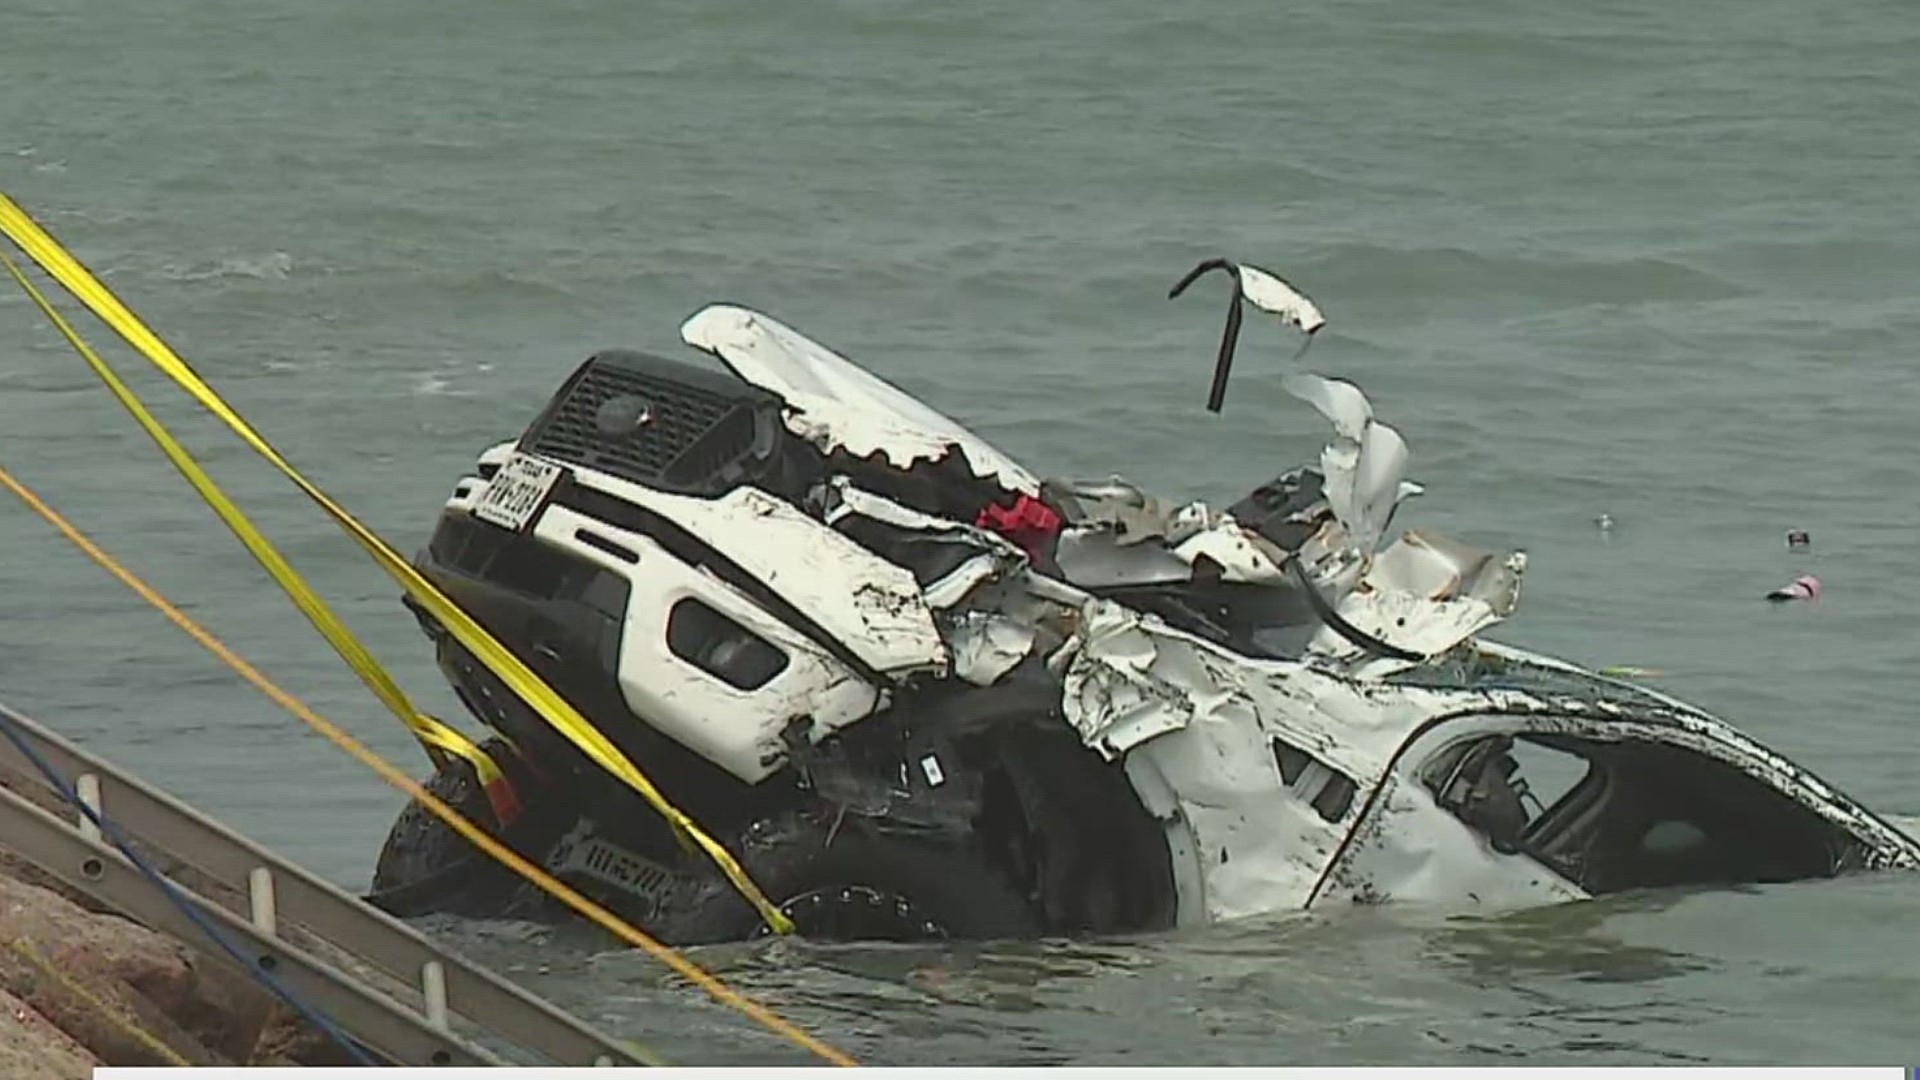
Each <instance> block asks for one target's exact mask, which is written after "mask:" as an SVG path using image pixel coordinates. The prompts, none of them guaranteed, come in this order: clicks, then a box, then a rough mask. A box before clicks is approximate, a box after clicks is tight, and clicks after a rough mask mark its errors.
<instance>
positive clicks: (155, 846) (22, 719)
mask: <svg viewBox="0 0 1920 1080" xmlns="http://www.w3.org/2000/svg"><path fill="white" fill-rule="evenodd" d="M0 716H3V717H4V720H5V722H6V723H7V724H8V725H9V726H11V727H13V728H15V729H16V730H17V731H18V732H19V733H20V734H21V735H23V736H24V737H25V739H26V741H27V742H28V743H29V744H30V745H31V746H32V747H33V750H34V752H35V753H37V754H38V755H39V756H40V757H41V758H43V759H44V760H45V761H46V762H47V763H48V764H49V765H51V766H52V768H53V770H54V771H55V772H57V773H58V774H59V775H60V776H61V778H62V779H63V780H64V781H66V782H67V784H69V785H70V786H71V787H72V788H73V789H74V790H76V791H78V792H79V794H80V797H81V799H83V800H84V801H86V802H87V803H88V805H89V806H91V807H92V808H93V809H94V810H95V812H96V813H99V814H101V815H103V816H104V817H106V818H108V819H110V820H111V821H112V822H113V823H114V824H115V825H116V826H117V827H118V829H119V831H120V833H121V834H123V835H124V837H125V838H126V840H127V841H128V842H129V843H130V844H132V845H133V846H134V847H135V848H136V849H137V850H138V851H139V853H140V854H141V856H142V857H143V858H144V859H146V860H147V861H148V862H151V863H154V864H155V865H156V866H158V867H159V869H160V870H161V872H162V873H163V874H165V875H166V876H167V878H168V879H169V881H170V882H172V883H173V884H174V885H175V886H176V888H177V889H178V891H179V892H180V893H182V894H184V895H185V897H186V899H187V900H188V902H190V903H192V904H193V905H194V906H195V907H197V908H199V909H200V910H201V911H202V912H203V913H204V914H205V915H206V916H207V917H208V918H210V919H211V920H212V921H213V922H214V923H215V924H216V925H218V926H219V927H220V928H221V929H222V931H224V932H226V933H227V934H228V935H229V937H230V938H231V939H233V940H235V941H236V942H239V943H241V946H242V948H243V949H244V950H246V951H247V952H248V954H249V955H250V956H251V958H252V960H253V962H254V963H256V964H258V965H260V966H261V967H262V968H263V969H265V970H268V971H271V972H272V973H273V974H274V975H275V977H276V978H278V979H279V980H280V981H281V982H282V983H283V984H284V985H286V986H287V988H288V989H290V990H292V991H294V992H296V993H298V994H300V995H301V996H302V997H303V998H304V999H306V1000H308V1001H310V1002H312V1003H313V1004H314V1005H316V1006H317V1007H319V1008H321V1009H322V1010H324V1011H325V1012H326V1013H328V1014H329V1015H330V1016H331V1017H332V1018H333V1019H334V1021H335V1022H336V1023H338V1024H339V1025H341V1026H342V1027H343V1028H344V1029H345V1030H346V1031H347V1033H348V1034H349V1035H351V1036H352V1037H353V1038H354V1039H355V1040H357V1041H361V1042H363V1043H364V1044H365V1045H366V1046H367V1047H368V1048H369V1049H370V1050H372V1051H374V1052H376V1053H378V1054H380V1055H382V1056H385V1057H387V1058H389V1059H390V1060H392V1061H394V1062H396V1063H401V1064H414V1065H448V1064H488V1065H498V1064H505V1062H504V1061H502V1059H501V1058H500V1057H499V1056H498V1055H496V1054H494V1053H493V1052H492V1051H489V1050H487V1049H485V1048H483V1047H481V1046H479V1045H478V1044H477V1043H475V1042H474V1041H472V1040H471V1039H469V1038H466V1037H462V1036H461V1035H458V1034H455V1032H454V1031H453V1025H452V1021H453V1020H454V1019H456V1018H457V1019H460V1020H463V1021H465V1022H466V1024H468V1025H471V1026H472V1027H473V1028H475V1029H477V1030H478V1031H481V1032H485V1033H487V1034H489V1035H492V1036H495V1037H498V1038H500V1039H504V1040H506V1041H507V1042H510V1043H512V1044H513V1045H515V1046H517V1047H519V1048H521V1049H523V1050H527V1051H532V1052H533V1053H535V1054H537V1055H539V1056H540V1057H542V1058H545V1059H547V1060H548V1061H550V1062H551V1063H553V1064H557V1065H643V1064H648V1062H647V1061H645V1060H644V1059H642V1058H641V1057H639V1056H638V1055H637V1054H636V1053H635V1051H634V1050H633V1049H631V1048H629V1047H627V1046H625V1045H623V1044H621V1043H620V1042H618V1041H616V1040H613V1039H610V1038H608V1037H607V1036H605V1035H603V1034H601V1033H599V1032H597V1031H595V1030H593V1029H592V1028H590V1027H588V1026H587V1025H585V1024H584V1023H582V1022H581V1021H580V1020H578V1019H576V1018H575V1017H572V1016H570V1015H568V1014H567V1013H565V1012H563V1011H562V1010H560V1009H558V1008H556V1007H555V1006H553V1005H551V1004H549V1003H548V1002H545V1001H543V1000H541V999H540V998H538V997H535V996H534V995H532V994H529V993H527V992H526V991H524V990H522V989H520V988H519V987H517V986H514V985H513V984H512V983H509V982H507V981H506V980H504V979H502V978H501V977H499V976H498V975H495V974H493V973H491V972H489V971H487V970H485V969H484V968H481V967H479V966H477V965H474V964H472V963H470V962H468V961H466V960H463V959H461V958H460V957H458V956H456V955H454V954H453V953H451V952H448V951H447V950H445V949H443V948H441V947H440V946H438V945H435V944H434V943H433V942H432V941H430V940H428V939H427V938H426V937H424V936H423V935H421V934H420V933H419V932H418V931H416V930H414V929H412V928H411V927H408V926H407V925H406V924H404V923H402V922H400V921H399V920H397V919H395V918H394V917H392V916H390V915H388V914H387V913H385V912H383V911H381V910H379V909H377V908H375V907H372V906H371V905H369V904H367V903H365V902H364V901H362V900H360V899H359V898H358V897H355V896H352V895H350V894H348V893H346V892H345V891H343V890H341V889H340V888H338V887H337V886H335V885H333V884H331V883H329V882H327V881H325V880H323V879H321V878H319V877H317V876H315V875H314V874H312V873H311V872H309V871H307V870H304V869H302V868H301V867H299V866H297V865H295V864H294V863H291V862H288V861H287V860H285V859H283V858H281V857H279V856H277V855H274V854H273V853H272V852H270V851H268V850H267V849H265V848H264V847H261V846H260V845H258V844H256V843H254V842H253V841H251V840H248V839H247V838H246V837H244V836H241V835H239V834H238V833H235V832H233V831H232V830H230V829H228V828H227V827H225V826H223V825H221V824H220V823H218V822H216V821H214V820H212V819H211V818H209V817H207V816H206V815H204V814H201V813H200V812H198V811H196V810H194V809H193V808H191V807H189V806H187V805H186V804H185V803H183V802H181V801H179V800H177V799H175V798H173V797H172V796H169V795H167V794H166V793H165V792H162V791H160V790H159V789H157V788H154V787H153V786H151V785H149V784H147V783H145V782H144V781H141V780H140V779H138V778H137V777H134V776H132V775H130V774H128V773H126V772H124V771H122V770H120V769H118V768H116V767H115V766H113V765H111V764H109V763H108V762H106V761H105V760H103V759H101V758H99V757H97V756H95V755H93V754H90V753H88V752H87V751H85V750H82V749H80V748H79V747H77V746H75V745H73V744H72V743H70V742H68V741H67V740H66V739H63V738H61V737H60V736H58V735H56V734H54V733H53V732H52V731H49V730H48V729H47V728H46V727H45V726H44V725H42V724H40V723H38V722H37V721H35V720H33V719H31V718H29V717H27V716H24V715H22V714H20V713H18V712H16V711H14V710H13V709H10V708H8V707H6V706H4V705H0ZM0 768H4V769H5V771H7V772H9V773H12V774H13V775H14V777H15V778H17V779H18V781H19V782H22V783H32V784H35V785H37V786H39V787H40V788H42V789H44V790H45V791H46V792H48V793H49V794H54V795H55V797H56V798H60V797H61V796H58V795H57V793H56V792H55V789H54V788H52V787H51V786H50V785H48V784H47V782H46V780H45V779H44V778H43V777H42V776H41V774H40V772H39V769H38V768H37V767H36V766H35V765H34V763H33V762H32V761H31V760H30V759H29V758H27V757H26V756H25V755H23V754H22V753H21V752H20V751H19V750H18V749H17V748H15V747H14V746H13V745H12V744H11V743H10V742H8V741H6V740H0ZM0 845H3V846H5V847H7V848H10V849H12V850H14V851H15V852H17V853H18V854H19V855H20V856H21V857H23V858H25V859H26V860H27V861H29V862H32V863H34V864H35V865H37V866H39V867H40V868H41V869H42V870H43V871H45V872H47V873H49V874H51V875H53V876H54V877H56V878H58V879H60V880H61V881H64V882H65V883H67V884H68V885H69V886H70V887H72V888H73V889H75V890H78V891H80V892H82V893H85V894H86V895H88V896H91V897H93V898H95V899H96V900H97V901H98V902H100V903H101V904H103V905H104V906H106V907H108V908H110V909H112V910H114V911H116V912H118V913H120V914H123V915H125V916H127V917H129V918H132V919H134V920H135V921H137V922H141V923H144V924H145V925H147V926H149V927H152V928H153V929H156V930H162V931H165V932H168V933H171V934H173V935H174V936H176V937H177V938H179V939H180V940H181V941H182V942H184V943H185V944H187V945H189V946H192V947H196V948H202V947H203V946H205V945H209V944H211V943H210V942H207V940H206V938H205V936H204V935H203V934H202V933H201V932H200V930H199V929H198V928H197V927H195V925H194V924H193V922H192V920H191V919H190V918H188V917H187V916H186V914H185V913H184V912H182V911H181V910H180V909H179V908H178V907H176V906H175V905H174V903H173V901H172V900H171V899H170V898H169V897H167V896H166V895H165V893H164V892H162V891H161V890H160V889H159V888H157V887H156V886H155V885H154V884H153V883H152V882H151V881H149V880H147V879H146V878H145V877H144V876H142V875H141V874H140V873H139V872H138V870H137V869H136V868H135V866H134V865H133V863H131V862H130V861H128V860H127V859H126V857H125V856H123V855H122V854H121V853H120V852H119V851H117V850H116V849H114V848H113V847H112V846H111V845H109V844H108V843H107V842H106V841H105V839H104V838H102V837H101V836H100V834H99V830H98V828H97V827H96V826H95V825H94V824H93V822H92V821H91V820H90V819H88V818H87V817H86V816H85V815H84V814H79V813H75V814H74V815H73V818H72V819H70V820H69V819H63V818H61V817H59V816H57V815H55V814H54V813H51V812H50V811H48V810H47V809H45V808H43V806H42V805H40V804H38V803H36V801H35V800H33V799H31V798H28V797H27V796H26V795H24V794H22V793H20V792H17V791H11V790H7V789H6V788H4V787H0ZM182 871H186V873H183V872H182ZM222 894H224V895H222ZM301 938H306V939H307V942H313V943H324V945H315V944H308V943H304V942H302V941H301V940H300V939H301ZM204 953H205V955H206V956H208V957H209V958H210V959H212V960H214V961H215V962H217V963H220V964H223V965H225V966H227V967H229V968H235V969H237V968H238V967H239V965H238V964H236V963H234V961H233V959H232V957H231V956H229V955H228V954H227V953H226V952H225V951H223V950H219V949H214V948H204ZM327 953H336V954H338V955H337V956H332V957H329V956H327V955H325V954H327ZM337 961H345V962H337ZM354 968H362V969H365V970H364V971H356V970H352V969H354ZM240 973H241V974H242V975H245V974H246V972H244V971H242V972H240ZM369 976H371V977H369ZM382 983H388V984H390V985H384V986H383V985H379V984H382Z"/></svg>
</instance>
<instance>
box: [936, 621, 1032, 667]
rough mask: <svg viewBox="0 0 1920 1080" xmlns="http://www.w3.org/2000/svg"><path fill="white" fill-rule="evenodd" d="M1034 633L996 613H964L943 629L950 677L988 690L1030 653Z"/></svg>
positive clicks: (1026, 625) (1030, 626)
mask: <svg viewBox="0 0 1920 1080" xmlns="http://www.w3.org/2000/svg"><path fill="white" fill-rule="evenodd" d="M1038 636H1039V632H1038V630H1037V629H1036V628H1035V627H1034V626H1033V625H1032V624H1030V623H1026V622H1022V621H1019V620H1016V619H1012V618H1008V617H1007V616H1005V615H1002V614H1000V613H998V612H992V611H968V612H962V613H961V614H959V615H958V616H956V617H954V618H952V619H951V620H950V621H949V623H948V625H947V648H948V649H950V650H951V651H952V654H953V673H954V675H955V676H956V677H958V678H961V679H965V680H966V681H968V682H970V683H973V684H974V685H976V686H992V685H993V684H994V683H996V682H999V681H1000V677H1001V676H1003V675H1005V674H1006V673H1007V672H1009V671H1012V670H1013V669H1014V668H1015V667H1016V666H1018V665H1019V663H1020V661H1022V660H1025V659H1026V658H1027V656H1028V654H1029V653H1031V652H1032V651H1033V645H1034V641H1035V640H1036V639H1037V637H1038Z"/></svg>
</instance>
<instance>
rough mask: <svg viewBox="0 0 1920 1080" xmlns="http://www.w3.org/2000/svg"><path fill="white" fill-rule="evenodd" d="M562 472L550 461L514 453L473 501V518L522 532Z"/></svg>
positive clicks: (537, 511)
mask: <svg viewBox="0 0 1920 1080" xmlns="http://www.w3.org/2000/svg"><path fill="white" fill-rule="evenodd" d="M564 471H565V470H563V469H561V467H560V466H558V465H555V464H553V463H552V462H549V461H541V460H540V459H539V458H533V457H527V456H526V455H524V454H515V455H513V456H512V457H510V458H508V459H507V460H506V461H504V462H502V463H501V464H500V471H498V472H496V473H494V474H493V479H492V481H490V482H489V483H488V484H487V487H486V490H484V491H482V492H481V493H480V497H479V498H478V499H476V500H474V503H473V516H474V517H477V518H479V519H480V520H482V521H489V522H492V523H493V524H495V525H498V526H500V527H501V528H503V529H511V530H513V531H514V532H521V531H523V530H525V529H526V527H527V525H528V524H529V523H530V522H532V521H533V517H534V515H535V514H537V513H539V512H540V507H541V506H542V505H543V504H544V503H545V502H546V501H547V495H548V493H549V492H551V491H552V490H553V485H554V484H556V483H558V482H559V480H560V475H561V473H562V472H564Z"/></svg>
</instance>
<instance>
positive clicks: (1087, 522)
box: [1048, 476, 1286, 588]
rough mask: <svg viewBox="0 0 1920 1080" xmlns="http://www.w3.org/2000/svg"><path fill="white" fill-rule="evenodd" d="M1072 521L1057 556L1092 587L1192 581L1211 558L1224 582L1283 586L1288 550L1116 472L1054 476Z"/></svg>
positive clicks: (1076, 579)
mask: <svg viewBox="0 0 1920 1080" xmlns="http://www.w3.org/2000/svg"><path fill="white" fill-rule="evenodd" d="M1048 490H1049V492H1050V493H1053V494H1055V495H1057V496H1058V497H1060V498H1062V500H1063V501H1065V502H1066V504H1067V505H1068V507H1069V508H1070V514H1069V520H1070V521H1071V522H1072V524H1070V525H1069V526H1068V527H1067V528H1065V529H1062V530H1061V533H1060V540H1059V543H1058V545H1057V547H1056V549H1055V556H1054V558H1055V561H1056V562H1058V563H1059V565H1060V570H1061V573H1063V574H1065V575H1066V577H1067V579H1068V580H1069V581H1072V582H1073V583H1074V584H1076V585H1080V586H1082V587H1086V588H1104V587H1109V586H1121V585H1150V584H1162V583H1167V582H1176V581H1186V580H1190V579H1192V578H1193V577H1194V576H1195V573H1196V570H1197V569H1198V568H1199V567H1200V566H1201V565H1202V560H1205V561H1206V563H1207V564H1210V565H1209V572H1217V573H1218V574H1219V575H1220V578H1221V580H1224V581H1233V582H1257V583H1260V584H1267V585H1281V584H1284V583H1285V581H1286V574H1285V572H1284V571H1282V570H1281V568H1280V564H1281V563H1282V562H1284V561H1285V559H1286V553H1285V552H1283V551H1281V550H1280V549H1279V548H1277V547H1276V546H1275V545H1274V544H1273V543H1272V542H1271V541H1269V540H1268V539H1267V538H1265V537H1263V536H1261V535H1260V534H1259V533H1256V532H1253V531H1252V530H1249V529H1246V528H1243V527H1242V526H1241V525H1240V524H1239V523H1238V522H1236V521H1235V520H1234V519H1233V516H1232V515H1231V514H1225V513H1221V512H1219V511H1215V510H1211V509H1209V508H1208V507H1207V504H1206V503H1204V502H1201V501H1198V500H1196V501H1193V502H1188V503H1184V504H1181V505H1178V506H1172V505H1168V504H1166V503H1163V502H1162V501H1161V500H1159V499H1158V498H1155V497H1154V496H1152V495H1150V494H1148V493H1147V492H1145V491H1143V490H1141V489H1140V488H1139V487H1138V486H1136V485H1135V484H1133V483H1132V482H1131V481H1128V480H1124V479H1122V478H1121V477H1118V476H1112V477H1108V478H1107V479H1105V480H1097V481H1087V480H1081V481H1049V482H1048Z"/></svg>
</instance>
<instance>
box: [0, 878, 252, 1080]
mask: <svg viewBox="0 0 1920 1080" xmlns="http://www.w3.org/2000/svg"><path fill="white" fill-rule="evenodd" d="M0 943H4V946H5V947H4V948H0V987H4V988H5V989H6V990H8V991H9V992H10V993H12V994H13V995H14V996H15V997H17V998H19V999H20V1000H22V1001H24V1002H26V1003H27V1004H29V1005H31V1006H32V1007H33V1008H34V1009H35V1010H37V1011H38V1012H39V1013H40V1014H41V1015H42V1016H43V1017H45V1018H46V1019H47V1020H50V1021H52V1022H53V1023H55V1024H57V1025H58V1026H59V1027H60V1028H61V1029H62V1030H64V1031H66V1033H67V1034H69V1035H71V1036H72V1037H73V1038H74V1039H75V1040H77V1041H78V1042H79V1043H80V1044H81V1045H83V1046H85V1047H86V1048H87V1049H88V1050H90V1051H92V1052H93V1054H94V1055H95V1056H96V1057H98V1058H100V1059H101V1060H102V1061H105V1062H106V1063H107V1064H110V1065H169V1064H177V1063H178V1062H179V1061H180V1060H182V1059H184V1060H186V1061H188V1062H191V1063H193V1064H221V1063H223V1062H222V1060H221V1059H220V1058H219V1057H218V1056H217V1055H215V1054H214V1053H213V1052H212V1051H211V1050H209V1049H208V1048H207V1047H206V1045H205V1044H203V1043H202V1041H201V1040H200V1039H199V1038H198V1037H197V1036H196V1035H195V1034H194V1033H192V1032H189V1031H188V1030H187V1029H186V1028H185V1027H183V1026H182V1024H181V1023H180V1019H177V1018H184V1019H192V1020H196V1021H202V1022H204V1019H205V1013H206V1012H207V1011H208V1010H207V1009H206V1008H205V1005H204V1004H203V1003H202V1001H201V1000H200V997H201V995H200V993H199V982H200V980H199V978H198V974H197V972H196V971H195V970H194V967H193V964H192V960H191V956H190V954H189V953H188V952H187V950H186V949H185V948H184V947H183V946H181V945H180V944H179V943H177V942H174V941H172V940H171V939H169V938H166V937H163V936H161V935H159V934H156V933H154V932H153V931H151V930H148V929H146V928H145V927H142V926H139V925H138V924H135V923H132V922H129V921H127V920H125V919H121V918H117V917H115V916H112V915H104V914H100V913H97V912H91V911H87V910H85V909H84V908H81V907H80V906H79V905H77V904H75V903H73V902H72V901H71V900H68V899H67V898H65V897H62V896H60V895H58V894H56V893H54V892H53V891H51V890H49V889H44V888H41V887H40V886H37V885H29V884H27V883H25V882H21V881H17V880H13V879H11V878H4V877H0Z"/></svg>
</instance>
